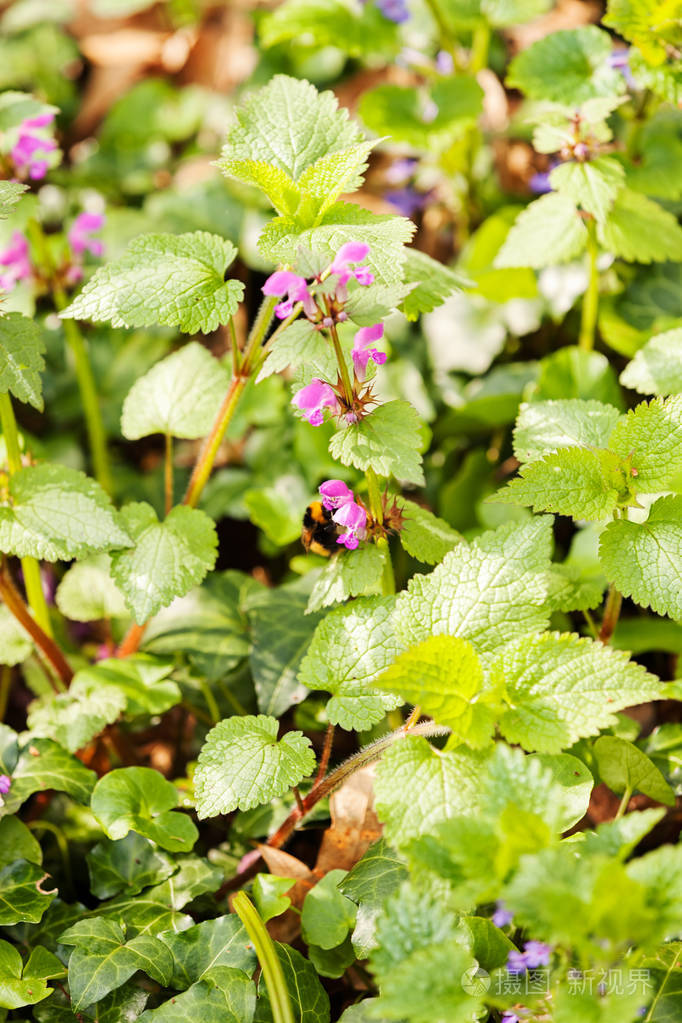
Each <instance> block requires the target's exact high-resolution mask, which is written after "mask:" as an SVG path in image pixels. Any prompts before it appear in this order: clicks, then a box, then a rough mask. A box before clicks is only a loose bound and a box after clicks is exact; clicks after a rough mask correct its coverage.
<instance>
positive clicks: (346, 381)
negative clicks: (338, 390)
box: [329, 323, 353, 408]
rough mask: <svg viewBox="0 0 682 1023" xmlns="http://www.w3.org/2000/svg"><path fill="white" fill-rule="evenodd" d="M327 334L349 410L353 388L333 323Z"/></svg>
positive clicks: (351, 403)
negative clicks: (330, 340) (330, 341)
mask: <svg viewBox="0 0 682 1023" xmlns="http://www.w3.org/2000/svg"><path fill="white" fill-rule="evenodd" d="M329 334H330V336H331V339H332V344H333V346H334V354H335V355H336V362H337V365H338V367H339V377H340V378H341V384H342V386H343V396H344V398H345V399H346V404H347V405H348V407H349V408H351V407H352V405H353V386H352V384H351V382H350V376H349V375H348V366H347V365H346V360H345V358H344V356H343V349H342V348H341V342H340V341H339V334H338V331H337V329H336V324H335V323H332V325H331V327H330V328H329Z"/></svg>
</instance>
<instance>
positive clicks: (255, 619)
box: [249, 590, 320, 717]
mask: <svg viewBox="0 0 682 1023" xmlns="http://www.w3.org/2000/svg"><path fill="white" fill-rule="evenodd" d="M307 602H308V598H307V596H306V595H305V594H303V593H296V592H293V591H292V590H266V591H265V593H264V594H263V595H262V597H259V599H258V601H257V602H256V603H255V604H254V606H253V608H252V609H251V610H250V611H249V622H250V624H251V640H252V646H251V653H250V655H249V663H250V667H251V674H252V676H253V684H254V687H255V690H256V697H257V699H258V709H259V711H261V712H262V713H263V714H272V715H273V716H275V717H280V716H281V715H282V714H284V712H285V711H287V710H288V709H289V707H291V705H292V704H296V703H300V702H301V700H303V699H304V697H305V696H306V695H307V690H306V688H305V686H303V685H301V684H300V683H299V681H298V678H297V675H298V669H299V666H300V664H301V661H302V659H303V656H304V654H305V652H306V650H307V649H308V646H309V644H310V640H311V639H312V635H313V632H314V631H315V626H316V625H317V623H318V621H319V618H320V616H319V615H307V614H305V608H306V604H307Z"/></svg>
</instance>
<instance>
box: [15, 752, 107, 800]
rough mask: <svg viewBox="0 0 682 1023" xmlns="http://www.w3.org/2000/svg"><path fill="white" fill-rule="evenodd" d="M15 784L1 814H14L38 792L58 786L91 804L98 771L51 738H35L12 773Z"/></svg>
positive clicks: (75, 797) (60, 790) (56, 788)
mask: <svg viewBox="0 0 682 1023" xmlns="http://www.w3.org/2000/svg"><path fill="white" fill-rule="evenodd" d="M10 773H11V776H12V787H11V789H10V791H9V793H8V794H7V795H6V796H5V797H4V798H5V805H4V807H2V808H0V813H1V812H2V811H4V812H5V813H14V812H15V811H16V810H17V809H18V808H19V807H20V806H21V804H22V803H24V802H25V801H26V800H27V799H28V797H29V796H32V795H33V793H34V792H43V791H45V790H51V789H55V790H56V791H57V792H66V793H67V794H68V795H69V796H71V798H72V799H75V800H76V802H78V803H84V804H86V805H87V804H88V803H89V802H90V793H91V792H92V788H93V785H94V784H95V781H96V780H97V776H96V774H95V772H94V771H91V770H89V769H88V768H87V767H84V766H83V764H81V762H80V760H77V759H76V757H73V756H71V754H70V753H67V752H66V750H65V749H63V748H62V747H61V746H59V745H58V744H57V743H56V742H52V740H51V739H34V740H32V741H31V742H29V743H28V745H27V746H25V747H24V748H23V749H22V751H21V753H20V754H19V759H18V760H17V763H16V765H15V766H14V769H13V770H12V771H11V772H10Z"/></svg>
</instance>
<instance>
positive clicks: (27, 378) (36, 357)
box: [0, 182, 45, 412]
mask: <svg viewBox="0 0 682 1023" xmlns="http://www.w3.org/2000/svg"><path fill="white" fill-rule="evenodd" d="M5 183H6V182H3V184H5ZM44 351H45V342H44V341H43V334H42V331H41V329H40V327H39V325H38V324H37V323H35V322H34V320H29V319H28V317H26V316H22V315H21V314H20V313H5V315H4V316H0V393H3V394H6V393H7V392H8V391H9V393H10V394H13V395H14V397H15V398H18V399H19V401H23V402H27V403H28V404H29V405H33V407H34V408H37V409H38V411H39V412H42V411H43V408H44V402H43V384H42V381H41V379H40V374H41V373H42V372H43V370H44V369H45V360H44V359H43V352H44Z"/></svg>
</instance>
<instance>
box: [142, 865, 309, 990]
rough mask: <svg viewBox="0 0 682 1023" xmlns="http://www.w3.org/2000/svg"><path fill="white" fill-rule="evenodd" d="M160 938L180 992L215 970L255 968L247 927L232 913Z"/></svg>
mask: <svg viewBox="0 0 682 1023" xmlns="http://www.w3.org/2000/svg"><path fill="white" fill-rule="evenodd" d="M291 883H292V882H291V881H290V882H289V887H291ZM160 938H161V941H162V942H163V943H164V945H166V947H167V948H168V951H169V952H170V954H171V956H172V958H173V975H172V977H171V979H170V981H169V986H170V987H173V988H178V989H179V990H181V991H184V990H185V989H186V988H188V987H190V986H191V985H192V984H194V983H195V982H196V981H198V980H200V979H201V978H202V977H203V976H204V975H205V974H206V972H207V971H208V970H212V969H213V967H214V966H229V967H231V968H232V969H235V970H243V971H244V972H245V973H252V972H253V969H254V967H255V965H256V956H255V953H254V951H253V948H252V947H251V946H250V944H249V940H248V936H247V934H246V931H245V930H244V925H243V924H242V923H241V921H240V920H239V917H238V916H236V915H235V914H233V913H230V914H229V915H228V916H219V917H216V918H215V919H214V920H204V921H203V923H200V924H195V925H194V927H190V928H189V929H188V930H186V931H180V932H179V933H178V934H175V933H174V932H173V931H166V932H165V933H163V934H161V935H160Z"/></svg>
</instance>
